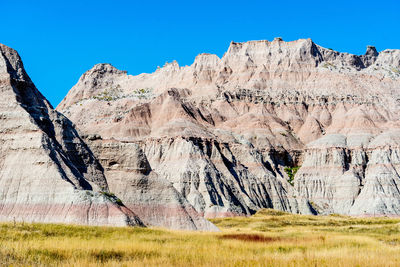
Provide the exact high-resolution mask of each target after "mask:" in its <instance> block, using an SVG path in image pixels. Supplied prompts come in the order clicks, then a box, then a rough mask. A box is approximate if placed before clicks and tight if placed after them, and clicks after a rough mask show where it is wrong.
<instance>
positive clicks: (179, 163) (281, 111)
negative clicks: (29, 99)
mask: <svg viewBox="0 0 400 267" xmlns="http://www.w3.org/2000/svg"><path fill="white" fill-rule="evenodd" d="M399 101H400V50H389V49H388V50H384V51H381V52H379V53H378V52H377V50H376V49H375V48H374V47H371V46H369V47H368V48H367V51H366V53H365V55H361V56H357V55H352V54H348V53H340V52H336V51H333V50H332V49H326V48H323V47H321V46H319V45H317V44H315V43H313V42H312V41H311V40H310V39H306V40H305V39H304V40H297V41H293V42H285V41H282V40H281V39H280V38H276V39H275V40H274V41H271V42H270V41H250V42H245V43H235V42H232V43H231V44H230V46H229V49H228V51H227V52H226V53H225V54H224V56H223V57H222V58H219V57H218V56H216V55H212V54H200V55H199V56H197V57H196V59H195V61H194V63H193V64H192V65H191V66H185V67H181V66H179V65H178V63H177V62H172V63H169V64H166V65H165V66H164V67H162V68H158V69H157V70H156V71H155V72H154V73H152V74H141V75H138V76H131V75H128V74H127V72H125V71H120V70H118V69H116V68H115V67H113V66H112V65H110V64H98V65H95V66H94V67H93V68H92V69H91V70H89V71H87V72H86V73H84V74H83V75H82V77H81V78H80V79H79V81H78V83H77V84H76V85H75V86H74V87H73V88H72V89H71V90H70V92H69V93H68V95H67V96H66V97H65V98H64V100H63V101H62V102H61V103H60V104H59V106H58V107H57V110H58V111H60V112H62V113H63V114H64V115H66V116H67V117H68V118H69V119H71V120H72V121H73V122H74V124H75V125H76V127H77V128H78V129H79V132H80V133H81V134H82V136H84V139H85V141H86V142H87V144H88V145H89V147H90V148H91V150H92V151H93V153H94V155H95V157H96V158H97V159H98V160H99V162H100V164H101V166H102V168H103V169H104V175H105V177H106V180H107V183H108V186H109V190H110V191H111V192H113V193H115V194H116V195H117V196H118V197H120V198H121V200H122V202H123V203H125V205H126V207H128V208H129V209H130V210H131V211H133V212H134V213H135V214H137V215H138V216H139V217H140V218H142V217H143V218H146V219H143V220H144V221H145V223H146V220H147V223H149V224H153V225H162V226H164V225H167V226H168V225H169V222H168V221H166V220H165V219H162V220H160V218H161V217H162V218H169V217H170V216H172V215H173V214H180V213H184V211H186V212H187V213H188V214H196V212H197V214H200V215H202V216H204V217H206V218H209V217H219V216H232V215H249V214H252V213H254V212H255V211H257V210H258V209H261V208H274V209H279V210H284V211H289V212H293V213H303V214H330V213H340V214H349V215H355V216H374V215H375V216H381V215H387V216H396V215H399V214H400V191H399V190H400V177H399V173H400V172H399V171H400V113H399V112H400V108H399ZM296 170H298V171H297V172H296ZM166 192H168V193H166ZM177 211H179V212H177ZM191 216H192V217H193V216H195V215H191Z"/></svg>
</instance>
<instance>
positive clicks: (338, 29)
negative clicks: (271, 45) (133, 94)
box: [0, 0, 400, 106]
mask: <svg viewBox="0 0 400 267" xmlns="http://www.w3.org/2000/svg"><path fill="white" fill-rule="evenodd" d="M0 8H1V15H0V22H1V24H0V43H3V44H6V45H8V46H10V47H12V48H14V49H17V50H18V52H19V53H20V55H21V57H22V59H23V61H24V64H25V68H26V69H27V71H28V74H29V75H30V76H31V78H32V80H33V81H34V83H35V84H36V87H37V88H38V89H39V90H40V91H41V92H42V93H43V94H44V95H45V96H46V97H47V98H48V99H49V100H50V102H51V103H52V104H53V105H54V106H56V105H57V104H58V103H59V102H60V101H61V100H62V98H63V97H64V96H65V95H66V94H67V92H68V90H69V89H70V88H71V87H72V86H73V85H74V84H75V83H76V82H77V81H78V79H79V77H80V76H81V75H82V73H83V72H85V71H86V70H88V69H90V68H91V67H92V66H93V65H94V64H97V63H102V62H107V63H112V64H113V65H114V66H116V67H117V68H119V69H123V70H127V71H128V73H129V74H139V73H142V72H153V71H154V70H155V69H156V68H157V66H163V65H164V63H165V62H167V61H168V62H170V61H172V60H174V59H175V60H177V61H178V63H179V64H180V65H190V64H191V63H192V62H193V60H194V58H195V56H196V55H197V54H199V53H203V52H208V53H215V54H217V55H218V56H220V57H221V56H222V55H223V53H224V52H225V51H226V50H227V48H228V46H229V43H230V41H232V40H233V41H237V42H239V41H248V40H262V39H267V40H272V39H273V38H274V37H282V38H283V39H284V40H285V41H290V40H295V39H299V38H311V39H313V40H314V42H316V43H318V44H319V45H322V46H324V47H328V48H333V49H335V50H338V51H341V52H349V53H355V54H363V53H364V52H365V49H366V46H367V45H375V46H376V47H377V49H378V51H380V50H383V49H386V48H400V15H399V14H400V1H399V0H392V1H385V0H381V1H369V0H366V1H351V0H347V1H341V0H339V1H334V0H332V1H322V0H320V1H290V0H287V1H283V0H281V1H251V0H247V1H245V0H242V1H235V0H230V1H217V0H214V1H208V0H204V1H190V0H188V1H123V0H121V1H118V0H114V1H102V0H97V1H84V0H81V1H75V0H70V1H41V0H36V1H25V0H20V1H10V0H0Z"/></svg>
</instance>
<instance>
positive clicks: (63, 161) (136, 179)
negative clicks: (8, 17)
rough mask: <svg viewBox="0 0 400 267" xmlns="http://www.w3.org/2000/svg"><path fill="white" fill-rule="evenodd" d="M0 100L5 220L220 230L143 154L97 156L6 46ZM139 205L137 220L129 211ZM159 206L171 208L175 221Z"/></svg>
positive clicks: (103, 151) (0, 61)
mask: <svg viewBox="0 0 400 267" xmlns="http://www.w3.org/2000/svg"><path fill="white" fill-rule="evenodd" d="M0 93H1V98H0V121H1V123H0V144H1V146H0V221H25V222H52V223H75V224H87V225H110V226H124V225H162V226H168V227H170V228H177V229H189V230H217V228H216V227H215V226H214V225H213V224H211V223H210V222H208V221H207V220H205V219H204V218H203V217H201V216H200V215H199V214H198V213H197V212H195V210H194V209H193V207H191V206H190V204H188V202H187V201H186V200H185V199H184V198H183V197H182V196H181V195H179V193H178V192H177V191H176V190H175V189H174V188H173V187H172V186H171V185H170V184H169V183H167V182H165V181H163V180H162V179H160V178H159V177H158V176H157V175H156V174H155V173H154V172H152V171H151V169H150V167H149V164H148V162H147V159H146V157H145V156H144V154H143V152H142V151H141V150H140V148H139V147H137V146H134V145H133V146H132V145H129V144H127V145H125V144H120V143H117V144H114V143H112V142H110V143H108V144H103V147H99V150H100V152H98V153H97V154H98V155H94V154H93V152H92V150H91V149H90V148H89V147H88V145H87V144H86V143H85V142H84V141H83V140H82V138H81V137H80V136H79V134H78V132H77V131H76V129H75V128H74V125H73V124H72V122H71V121H70V120H69V119H67V118H66V117H65V116H63V115H62V114H60V113H59V112H57V111H55V110H54V109H53V108H52V106H51V105H50V104H49V102H48V101H47V100H46V99H45V98H44V97H43V96H42V95H41V94H40V92H39V91H38V90H37V89H36V87H35V85H34V84H33V83H32V81H31V80H30V78H29V77H28V75H27V74H26V72H25V70H24V67H23V64H22V61H21V59H20V57H19V55H18V53H17V52H16V51H15V50H13V49H11V48H9V47H7V46H4V45H0ZM123 149H125V151H126V154H120V156H121V158H123V159H121V158H113V160H112V161H111V160H110V161H109V164H110V165H113V164H114V165H118V164H119V165H120V168H119V171H118V172H113V171H112V170H111V171H108V170H107V171H106V170H105V169H104V167H103V166H102V164H103V165H104V162H103V158H102V157H105V158H107V157H108V154H107V151H110V152H109V153H112V152H113V150H118V151H119V150H123ZM97 151H98V150H95V152H97ZM99 159H100V160H101V162H99ZM104 166H106V167H108V165H104ZM104 173H107V177H106V176H105V175H104ZM122 178H123V180H124V184H123V185H122V186H121V184H120V183H119V182H120V180H121V179H122ZM110 189H111V190H110ZM114 192H118V193H119V194H121V196H122V197H123V199H124V203H126V204H124V203H123V202H122V201H121V199H120V198H119V196H115V194H114ZM137 199H140V203H142V204H143V205H139V206H138V207H137V208H136V206H135V208H136V210H138V211H140V215H141V217H140V218H139V217H138V215H137V214H135V213H134V212H133V211H132V210H131V209H130V207H131V205H132V203H133V205H135V204H136V200H137ZM160 203H161V204H171V203H173V206H172V207H171V209H170V210H168V209H167V212H170V214H167V213H166V210H165V207H164V206H162V207H158V206H156V205H160ZM144 204H147V205H148V206H145V205H144ZM163 208H164V210H163ZM141 209H143V210H145V211H144V212H142V211H141ZM171 210H173V211H174V212H171Z"/></svg>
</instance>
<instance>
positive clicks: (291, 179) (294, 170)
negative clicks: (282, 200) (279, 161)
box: [283, 166, 301, 185]
mask: <svg viewBox="0 0 400 267" xmlns="http://www.w3.org/2000/svg"><path fill="white" fill-rule="evenodd" d="M300 167H301V166H296V167H285V168H284V169H283V170H284V171H285V172H286V173H287V175H288V176H289V179H288V182H289V184H291V185H294V176H295V175H296V173H297V171H298V170H299V169H300Z"/></svg>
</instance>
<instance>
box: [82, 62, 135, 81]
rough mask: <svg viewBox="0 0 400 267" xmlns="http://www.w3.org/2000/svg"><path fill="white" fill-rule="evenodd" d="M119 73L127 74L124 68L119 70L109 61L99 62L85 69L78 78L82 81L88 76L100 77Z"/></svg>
mask: <svg viewBox="0 0 400 267" xmlns="http://www.w3.org/2000/svg"><path fill="white" fill-rule="evenodd" d="M107 74H108V75H121V74H125V75H126V74H127V71H125V70H119V69H117V68H116V67H114V66H113V65H111V64H110V63H99V64H96V65H94V66H93V67H92V68H91V69H90V70H88V71H86V72H85V73H84V74H83V75H82V76H81V78H80V79H79V80H80V81H84V80H85V79H87V78H88V77H97V78H99V77H102V76H105V75H107Z"/></svg>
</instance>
